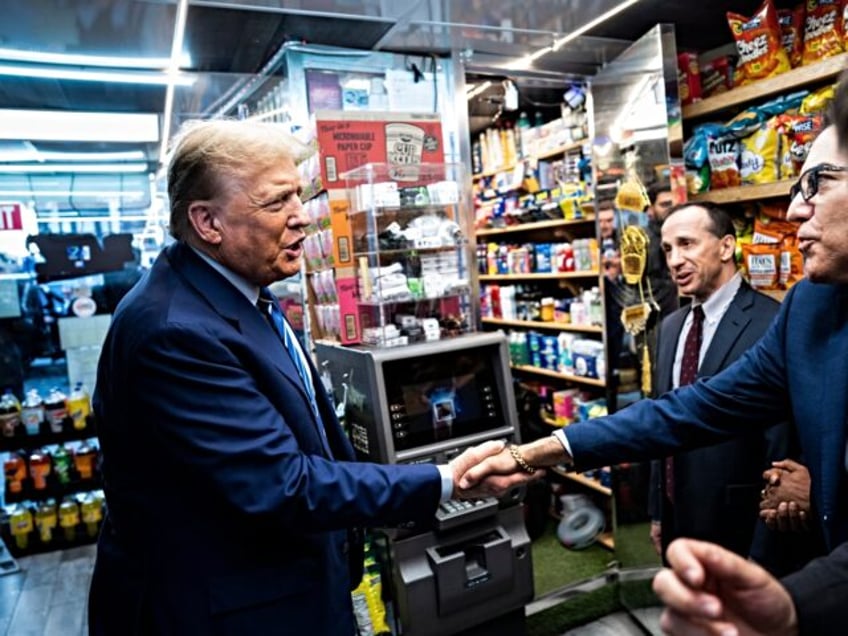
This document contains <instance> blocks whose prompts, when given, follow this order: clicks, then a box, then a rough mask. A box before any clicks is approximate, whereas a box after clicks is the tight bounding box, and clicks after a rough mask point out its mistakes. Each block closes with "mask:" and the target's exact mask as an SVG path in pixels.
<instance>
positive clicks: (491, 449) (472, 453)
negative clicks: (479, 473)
mask: <svg viewBox="0 0 848 636" xmlns="http://www.w3.org/2000/svg"><path fill="white" fill-rule="evenodd" d="M505 447H506V444H505V443H504V442H503V441H501V440H490V441H488V442H483V443H482V444H480V445H478V446H472V447H471V448H468V449H466V450H465V451H464V452H463V453H462V454H461V455H459V456H458V457H454V458H453V459H452V460H451V462H450V466H451V468H452V469H453V475H454V479H453V481H454V483H455V484H456V483H458V482H459V478H460V477H462V476H463V475H464V474H465V473H466V472H467V471H468V469H469V468H471V467H472V466H476V465H477V464H479V463H480V462H482V461H483V460H484V459H486V458H487V457H491V456H492V455H497V454H498V453H500V452H501V451H503V450H504V448H505Z"/></svg>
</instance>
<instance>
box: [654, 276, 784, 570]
mask: <svg viewBox="0 0 848 636" xmlns="http://www.w3.org/2000/svg"><path fill="white" fill-rule="evenodd" d="M779 309H780V304H779V303H778V302H776V301H775V300H773V299H771V298H769V297H768V296H766V295H765V294H760V293H758V292H756V291H754V290H753V289H751V287H750V285H748V284H747V283H745V282H743V283H742V285H741V286H740V287H739V290H738V291H737V293H736V295H735V296H734V298H733V300H732V302H731V303H730V305H729V306H728V308H727V311H726V312H725V314H724V316H722V319H721V321H720V322H719V324H718V326H717V329H716V332H715V335H714V336H713V339H712V340H711V341H710V346H709V348H708V349H707V351H706V352H705V354H704V358H703V361H702V363H701V365H700V367H699V368H698V377H709V376H711V375H715V374H716V373H718V372H719V371H721V370H722V369H724V368H725V367H727V366H729V365H730V364H731V363H733V362H735V361H736V360H737V359H738V358H739V357H740V356H741V355H742V354H743V353H745V351H747V350H748V349H750V348H751V347H752V346H753V345H754V344H755V343H756V342H757V341H758V340H759V339H760V338H761V337H762V335H763V334H764V333H765V332H766V330H767V329H768V327H769V325H770V324H771V321H772V319H773V318H774V317H775V316H776V315H777V312H778V310H779ZM689 311H690V308H689V307H684V308H682V309H679V310H677V311H676V312H674V313H673V314H671V315H670V316H668V317H666V319H665V320H664V321H663V322H662V325H661V326H660V331H659V334H658V336H657V355H656V365H655V369H656V379H655V383H654V386H655V389H656V392H657V394H658V395H661V394H663V393H665V392H666V391H670V390H671V388H672V386H673V378H672V370H673V366H674V356H675V353H676V350H677V344H678V341H679V340H680V332H681V331H682V329H683V323H684V321H685V319H686V316H687V315H688V313H689ZM789 440H790V431H789V425H788V424H787V423H785V422H784V423H781V424H779V425H777V426H775V427H772V428H770V429H769V430H768V431H766V432H762V431H759V430H753V431H751V432H750V433H747V434H745V435H742V436H739V437H736V438H734V439H731V440H727V441H725V442H721V443H720V444H715V445H713V446H707V447H705V448H698V449H693V450H690V451H685V452H681V453H677V454H676V455H675V456H674V486H675V491H676V492H675V494H674V504H673V505H672V504H671V503H670V502H669V501H668V499H667V498H666V497H665V493H664V488H663V484H664V483H665V479H664V473H665V465H664V464H665V462H662V461H655V462H654V464H653V465H652V467H651V468H652V484H651V485H652V488H653V491H652V493H651V494H652V503H653V507H654V510H653V511H652V518H655V519H660V520H661V521H662V528H663V532H662V539H663V547H664V548H665V547H667V546H668V544H669V543H671V541H673V540H674V539H675V538H677V537H680V536H685V537H692V538H695V539H701V540H704V541H712V542H714V543H718V544H719V545H723V546H724V547H726V548H728V549H730V550H733V551H734V552H736V553H738V554H740V555H742V556H746V557H747V556H748V555H749V553H750V552H752V548H751V544H752V542H753V540H754V536H755V534H754V529H755V527H756V526H757V525H758V516H759V506H758V503H759V500H760V490H761V489H762V487H763V478H762V473H763V471H764V470H765V469H766V468H769V467H770V462H771V461H773V460H778V459H785V458H786V457H788V456H789V454H790V443H789ZM759 523H762V522H759ZM753 552H754V553H755V554H759V553H760V552H761V550H760V548H759V546H755V547H754V549H753Z"/></svg>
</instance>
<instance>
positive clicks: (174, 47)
mask: <svg viewBox="0 0 848 636" xmlns="http://www.w3.org/2000/svg"><path fill="white" fill-rule="evenodd" d="M186 18H188V0H179V2H178V3H177V19H176V21H175V24H174V39H173V40H172V41H171V61H170V63H169V64H168V75H169V76H170V77H176V76H177V72H178V71H179V58H180V51H182V49H183V38H184V37H185V27H186ZM175 84H176V82H171V83H168V85H167V88H166V89H165V107H164V108H163V110H162V143H161V146H160V147H159V163H160V164H162V165H164V163H165V159H166V158H167V156H168V139H169V138H170V137H171V120H172V118H173V110H174V86H175Z"/></svg>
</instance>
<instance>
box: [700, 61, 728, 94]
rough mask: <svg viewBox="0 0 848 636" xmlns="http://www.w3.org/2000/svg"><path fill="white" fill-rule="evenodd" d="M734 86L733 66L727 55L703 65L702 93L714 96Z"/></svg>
mask: <svg viewBox="0 0 848 636" xmlns="http://www.w3.org/2000/svg"><path fill="white" fill-rule="evenodd" d="M731 88H733V66H732V64H731V63H730V58H729V57H728V56H727V55H722V56H720V57H717V58H715V59H714V60H710V61H709V62H705V63H704V64H702V65H701V95H702V96H703V97H712V96H713V95H720V94H721V93H724V92H727V91H728V90H730V89H731Z"/></svg>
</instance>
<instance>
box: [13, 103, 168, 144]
mask: <svg viewBox="0 0 848 636" xmlns="http://www.w3.org/2000/svg"><path fill="white" fill-rule="evenodd" d="M0 139H27V140H34V141H38V140H41V141H115V142H126V143H145V142H157V141H159V116H158V115H157V114H155V113H103V112H80V111H66V110H22V109H0Z"/></svg>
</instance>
